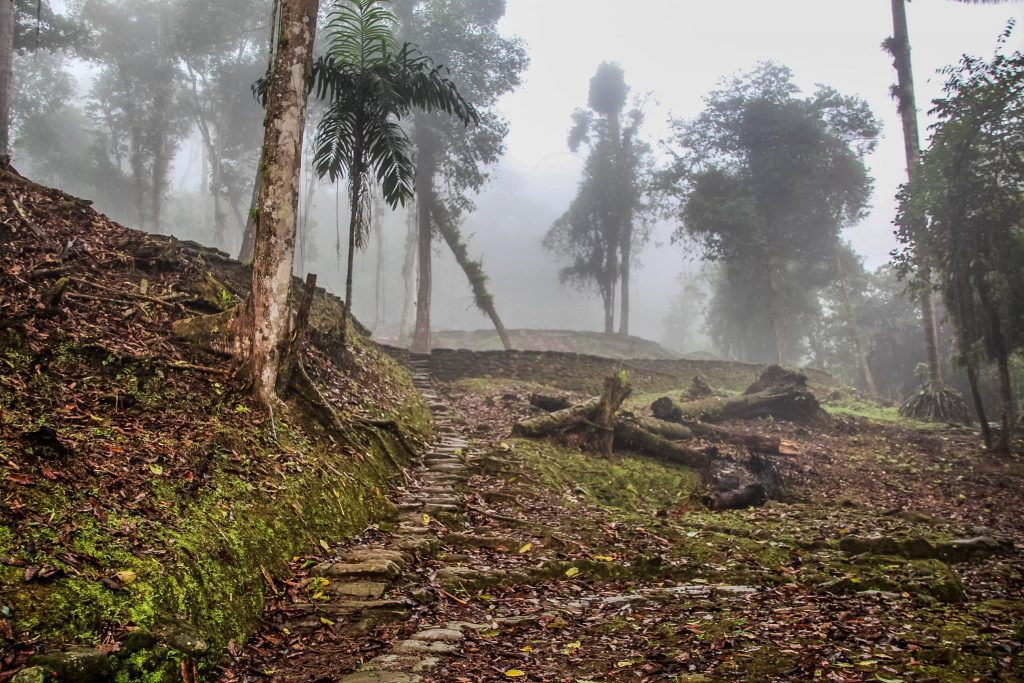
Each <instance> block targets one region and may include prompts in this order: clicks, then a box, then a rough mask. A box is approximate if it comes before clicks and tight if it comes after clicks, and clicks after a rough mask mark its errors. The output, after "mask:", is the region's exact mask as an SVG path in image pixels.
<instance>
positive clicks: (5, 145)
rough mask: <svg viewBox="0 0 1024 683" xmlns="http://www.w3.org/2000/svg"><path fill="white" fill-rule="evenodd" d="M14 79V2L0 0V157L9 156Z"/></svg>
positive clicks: (12, 0) (11, 0)
mask: <svg viewBox="0 0 1024 683" xmlns="http://www.w3.org/2000/svg"><path fill="white" fill-rule="evenodd" d="M12 78H14V0H0V157H9V156H10V154H11V79H12Z"/></svg>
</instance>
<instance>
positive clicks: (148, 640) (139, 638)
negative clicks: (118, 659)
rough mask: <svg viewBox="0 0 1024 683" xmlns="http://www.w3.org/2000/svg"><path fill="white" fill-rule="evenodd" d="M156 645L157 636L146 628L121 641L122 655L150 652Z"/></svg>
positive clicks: (133, 632)
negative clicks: (143, 651)
mask: <svg viewBox="0 0 1024 683" xmlns="http://www.w3.org/2000/svg"><path fill="white" fill-rule="evenodd" d="M154 645H156V636H154V635H153V634H152V633H150V632H149V631H147V630H146V629H144V628H140V629H137V630H135V631H132V632H131V633H129V634H128V635H127V636H125V638H124V640H123V641H121V649H120V650H118V652H119V653H120V654H121V655H131V654H134V653H136V652H140V651H142V650H148V649H149V648H151V647H153V646H154Z"/></svg>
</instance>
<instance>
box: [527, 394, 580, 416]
mask: <svg viewBox="0 0 1024 683" xmlns="http://www.w3.org/2000/svg"><path fill="white" fill-rule="evenodd" d="M530 405H531V406H533V407H534V408H540V409H541V410H544V411H547V412H549V413H553V412H555V411H558V410H565V409H566V408H570V407H572V401H570V400H569V397H568V396H549V395H547V394H530Z"/></svg>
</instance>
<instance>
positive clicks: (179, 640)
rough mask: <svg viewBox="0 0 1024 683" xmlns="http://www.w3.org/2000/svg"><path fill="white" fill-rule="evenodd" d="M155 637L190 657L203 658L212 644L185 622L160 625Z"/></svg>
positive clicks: (155, 631)
mask: <svg viewBox="0 0 1024 683" xmlns="http://www.w3.org/2000/svg"><path fill="white" fill-rule="evenodd" d="M153 635H154V636H155V637H156V639H157V640H158V641H160V642H161V643H163V644H164V645H168V646H170V647H173V648H174V649H175V650H180V651H181V652H184V653H185V654H187V655H189V656H190V657H202V656H203V655H205V654H206V653H208V652H209V651H210V643H209V642H208V641H207V640H206V639H205V638H203V635H202V634H201V633H200V632H199V630H198V629H196V627H195V626H193V625H192V624H189V623H188V622H185V621H168V622H164V623H162V624H158V625H157V626H156V627H155V628H154V629H153Z"/></svg>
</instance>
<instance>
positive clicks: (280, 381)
mask: <svg viewBox="0 0 1024 683" xmlns="http://www.w3.org/2000/svg"><path fill="white" fill-rule="evenodd" d="M315 294H316V273H310V274H309V275H307V276H306V286H305V288H303V290H302V301H301V302H300V304H299V311H298V313H296V314H295V324H294V325H293V326H292V333H291V338H290V339H289V341H288V345H287V348H285V349H284V350H283V357H282V358H281V372H280V374H279V375H278V378H277V391H278V393H279V394H283V393H284V392H285V391H287V390H288V385H290V384H291V383H292V381H293V380H294V379H295V374H296V373H297V372H298V371H299V364H300V363H301V361H302V356H301V354H302V346H303V344H304V343H305V337H306V330H307V329H308V328H309V311H310V309H311V308H312V307H313V297H314V295H315Z"/></svg>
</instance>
